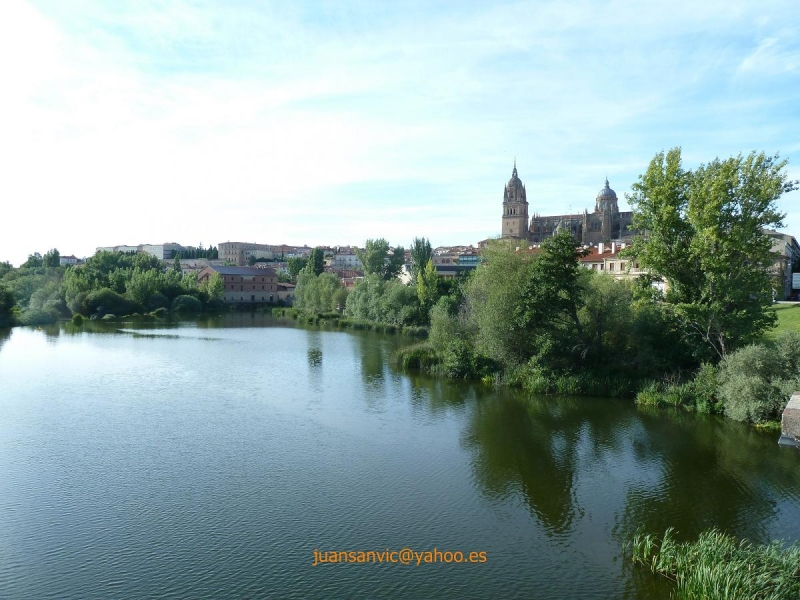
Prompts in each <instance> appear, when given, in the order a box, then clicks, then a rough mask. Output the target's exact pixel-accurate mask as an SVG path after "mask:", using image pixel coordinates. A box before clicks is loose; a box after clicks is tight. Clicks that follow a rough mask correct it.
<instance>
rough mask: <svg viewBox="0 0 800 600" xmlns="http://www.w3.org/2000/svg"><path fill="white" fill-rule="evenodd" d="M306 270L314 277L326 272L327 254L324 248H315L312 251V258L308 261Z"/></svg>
mask: <svg viewBox="0 0 800 600" xmlns="http://www.w3.org/2000/svg"><path fill="white" fill-rule="evenodd" d="M306 269H308V270H309V272H311V273H313V274H314V275H321V274H322V272H323V271H324V270H325V253H324V252H323V251H322V248H319V247H317V248H314V249H313V250H312V251H311V257H310V258H309V259H308V264H307V265H306Z"/></svg>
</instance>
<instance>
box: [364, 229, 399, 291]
mask: <svg viewBox="0 0 800 600" xmlns="http://www.w3.org/2000/svg"><path fill="white" fill-rule="evenodd" d="M356 256H358V260H360V261H361V264H362V265H364V274H365V275H378V276H379V277H380V278H382V279H385V280H387V281H388V280H389V279H394V278H395V277H397V275H398V274H399V273H400V269H401V268H402V267H403V263H404V262H405V249H404V248H403V247H402V246H397V247H396V248H395V249H394V251H393V252H391V254H390V249H389V242H387V241H386V240H385V239H383V238H378V239H377V240H371V239H370V240H367V241H366V242H365V243H364V250H361V249H356Z"/></svg>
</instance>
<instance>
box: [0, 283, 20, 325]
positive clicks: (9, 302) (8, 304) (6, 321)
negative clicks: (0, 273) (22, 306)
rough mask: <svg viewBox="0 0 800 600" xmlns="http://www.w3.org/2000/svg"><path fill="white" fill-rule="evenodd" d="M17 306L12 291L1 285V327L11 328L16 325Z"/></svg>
mask: <svg viewBox="0 0 800 600" xmlns="http://www.w3.org/2000/svg"><path fill="white" fill-rule="evenodd" d="M15 304H16V302H15V301H14V294H13V293H12V291H11V290H9V289H8V288H7V287H5V286H2V285H0V327H11V325H12V324H13V323H14V313H13V310H14V305H15Z"/></svg>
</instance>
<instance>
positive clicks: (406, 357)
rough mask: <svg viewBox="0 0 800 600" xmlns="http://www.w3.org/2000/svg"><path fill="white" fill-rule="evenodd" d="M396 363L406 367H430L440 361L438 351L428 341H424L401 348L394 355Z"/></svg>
mask: <svg viewBox="0 0 800 600" xmlns="http://www.w3.org/2000/svg"><path fill="white" fill-rule="evenodd" d="M394 360H395V363H396V364H398V365H399V366H401V367H403V368H404V369H422V370H426V369H430V368H431V367H432V366H433V365H435V364H436V363H437V362H438V358H437V356H436V351H435V350H434V349H433V347H432V346H431V345H430V344H429V343H427V342H422V343H419V344H414V345H413V346H407V347H405V348H401V349H400V350H398V351H397V352H396V353H395V355H394Z"/></svg>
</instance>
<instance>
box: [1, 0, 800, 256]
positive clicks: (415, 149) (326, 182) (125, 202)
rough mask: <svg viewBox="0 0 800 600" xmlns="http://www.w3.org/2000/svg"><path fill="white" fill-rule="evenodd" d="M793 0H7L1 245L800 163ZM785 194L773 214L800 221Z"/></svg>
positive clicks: (16, 248) (483, 216)
mask: <svg viewBox="0 0 800 600" xmlns="http://www.w3.org/2000/svg"><path fill="white" fill-rule="evenodd" d="M798 23H800V3H798V2H797V0H786V1H783V0H774V1H769V2H753V1H752V0H747V1H739V0H725V1H724V2H717V1H714V0H704V1H703V2H696V0H692V1H691V2H681V1H675V0H673V1H670V2H660V1H653V2H647V3H642V2H624V1H611V2H588V1H581V0H576V1H574V2H563V1H561V0H557V1H554V2H537V1H526V2H471V1H469V0H458V1H455V2H447V1H444V2H416V1H409V2H388V1H387V2H378V1H376V0H361V1H349V0H337V1H330V2H304V1H299V0H293V1H292V2H285V1H280V2H265V1H261V0H259V1H250V2H245V1H241V2H240V1H236V0H228V1H224V2H223V1H219V2H181V1H178V0H173V1H170V2H161V1H149V0H136V1H130V2H127V1H126V2H123V1H119V2H116V1H115V2H107V1H97V2H90V1H84V0H70V2H63V1H61V0H53V1H44V0H42V1H39V0H37V1H33V2H23V1H21V0H3V1H2V2H1V3H0V90H2V91H0V261H4V260H8V261H10V262H12V263H13V264H15V265H18V264H20V263H21V262H23V261H24V260H25V259H26V258H27V256H28V255H29V254H31V253H33V252H41V253H42V254H44V252H46V251H47V250H48V249H50V248H53V247H55V248H58V249H59V251H60V252H61V254H62V255H66V254H74V255H76V256H78V257H84V256H90V255H91V254H93V253H94V250H95V248H96V247H97V246H111V245H119V244H129V245H135V244H141V243H153V244H155V243H162V242H177V243H180V244H184V245H199V244H201V243H202V244H203V245H205V246H209V245H217V244H219V243H220V242H225V241H248V242H258V243H271V244H279V243H287V244H296V245H302V244H308V245H311V246H313V245H347V244H355V245H363V243H364V241H365V240H366V239H367V238H377V237H383V238H386V239H388V240H389V241H390V242H391V243H392V244H393V245H394V244H398V245H404V246H408V245H409V244H410V242H411V240H412V239H413V238H414V237H421V236H424V237H427V238H429V239H430V240H431V243H432V244H433V245H434V246H439V245H455V244H476V243H477V242H478V241H479V240H482V239H485V238H488V237H494V236H498V235H499V233H500V225H501V214H502V199H503V196H502V191H503V186H504V185H505V183H506V181H507V180H508V179H509V177H510V176H511V170H512V167H513V163H514V160H515V159H516V161H517V167H518V170H519V176H520V178H521V179H522V181H523V182H524V183H525V185H526V188H527V197H528V202H529V205H530V206H529V212H530V213H531V214H533V213H539V214H542V215H546V214H559V213H564V212H569V211H574V212H579V211H582V210H583V209H584V208H586V209H589V210H592V209H593V207H594V199H595V197H596V195H597V193H598V191H599V190H600V189H601V188H602V187H603V185H604V182H605V179H606V177H608V180H609V183H610V184H611V187H612V188H613V189H614V190H615V191H616V192H617V195H618V196H619V199H620V208H621V209H622V210H625V209H626V208H627V207H628V203H627V202H626V201H625V196H624V195H625V193H629V192H630V188H631V185H632V184H633V183H635V182H636V181H637V179H638V177H639V175H640V174H641V173H643V172H644V171H645V169H646V168H647V165H648V163H649V162H650V160H651V159H652V158H653V157H654V156H655V154H656V153H658V152H660V151H662V150H669V149H670V148H673V147H676V146H680V147H681V148H682V155H683V161H684V166H685V167H686V168H695V167H697V166H699V165H700V164H703V163H707V162H709V161H711V160H713V159H714V158H717V157H719V158H726V157H728V156H735V155H737V154H739V153H743V154H747V153H749V152H750V151H753V150H755V151H764V152H766V153H768V154H775V153H779V154H780V156H781V158H784V159H788V160H789V165H788V167H787V173H788V175H789V177H790V178H792V179H800V37H799V36H797V34H796V30H797V25H798ZM799 202H800V192H794V193H792V194H788V195H785V196H784V197H783V198H782V199H781V201H780V205H779V206H780V208H781V210H783V211H784V212H785V213H787V217H786V219H785V224H786V227H785V228H784V229H783V230H784V231H786V232H788V233H791V234H792V235H795V236H800V208H797V207H798V206H800V204H799Z"/></svg>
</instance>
